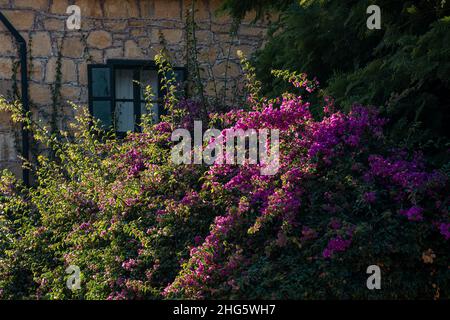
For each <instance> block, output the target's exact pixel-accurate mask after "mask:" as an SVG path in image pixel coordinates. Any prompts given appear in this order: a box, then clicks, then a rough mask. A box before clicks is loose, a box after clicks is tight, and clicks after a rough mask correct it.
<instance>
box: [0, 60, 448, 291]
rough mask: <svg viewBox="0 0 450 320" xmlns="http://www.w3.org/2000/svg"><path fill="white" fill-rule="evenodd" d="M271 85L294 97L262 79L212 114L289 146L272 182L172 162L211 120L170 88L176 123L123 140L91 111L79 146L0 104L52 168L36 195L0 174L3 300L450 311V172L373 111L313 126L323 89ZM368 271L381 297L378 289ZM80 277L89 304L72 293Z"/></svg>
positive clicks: (306, 83) (39, 177) (334, 116)
mask: <svg viewBox="0 0 450 320" xmlns="http://www.w3.org/2000/svg"><path fill="white" fill-rule="evenodd" d="M157 61H158V65H159V66H160V69H161V70H163V72H162V74H163V76H165V75H166V74H169V75H170V73H171V72H170V64H169V63H168V62H167V61H166V60H165V59H164V57H163V56H159V57H158V58H157ZM246 69H247V70H249V71H250V72H251V70H252V69H251V68H250V67H249V66H247V68H246ZM274 74H275V75H276V76H278V77H281V78H283V79H286V80H288V81H290V82H291V85H292V86H294V87H295V90H296V94H292V93H285V94H283V95H282V96H281V97H278V98H276V99H267V98H264V97H260V96H258V92H259V90H258V88H257V86H258V85H259V84H260V83H259V82H258V81H256V80H255V77H254V76H253V75H249V76H248V77H247V78H248V79H249V81H250V83H249V92H251V93H252V94H253V96H252V97H251V99H249V102H248V106H246V108H243V109H242V110H235V111H231V112H229V113H225V114H211V115H210V117H211V123H215V124H220V126H221V127H222V128H224V131H223V134H225V135H226V133H227V132H228V130H230V129H239V128H240V129H247V128H253V129H260V128H270V129H278V130H279V131H280V167H279V170H278V172H277V173H276V174H274V175H267V176H266V175H262V174H261V172H260V166H259V165H254V164H249V163H246V164H244V165H242V166H234V165H222V164H219V163H216V164H214V165H212V166H210V167H207V166H204V165H175V164H173V163H172V162H171V161H170V149H171V147H172V146H173V142H172V141H171V139H170V138H171V133H172V132H173V130H174V129H175V128H176V127H178V126H180V125H183V124H187V125H189V121H190V120H189V119H191V118H189V117H192V114H195V113H196V112H197V111H198V110H197V111H196V106H197V104H196V103H193V102H191V101H189V100H183V99H181V98H180V99H178V98H177V96H176V95H175V93H174V90H176V86H175V85H173V82H172V81H171V79H170V76H169V79H163V81H164V83H165V85H166V87H167V89H168V91H169V92H168V93H167V96H166V99H165V102H166V104H167V109H168V113H167V116H165V117H164V118H163V121H162V122H160V123H158V124H153V123H151V120H150V119H151V116H149V117H146V118H144V120H143V123H142V132H141V133H129V134H128V135H127V136H126V137H125V138H124V139H123V140H119V139H117V138H116V137H115V135H114V133H112V132H110V133H105V132H103V131H102V130H101V129H100V126H99V123H98V121H96V120H95V119H92V117H91V116H90V115H89V114H88V112H87V111H86V110H85V109H83V108H81V109H78V110H79V116H78V117H77V118H76V119H75V122H74V123H73V133H72V134H73V136H71V135H70V134H69V133H64V132H63V133H61V134H60V135H58V136H60V137H65V139H57V138H56V134H55V133H51V132H50V131H49V130H48V129H46V128H45V127H41V125H40V124H39V123H36V122H34V121H33V120H32V118H31V117H29V116H26V117H23V116H22V110H21V106H20V105H19V104H10V103H8V102H7V101H5V100H4V99H1V100H0V109H1V110H7V111H10V112H12V114H13V119H15V120H16V121H20V122H23V123H24V124H25V126H26V127H27V128H28V129H30V130H31V131H32V132H33V133H34V137H35V139H38V140H39V141H42V142H43V143H45V144H46V145H47V146H48V147H49V148H51V149H52V150H53V151H54V157H52V158H48V157H46V156H44V155H41V156H40V157H39V159H38V160H39V163H38V165H37V166H36V167H34V172H35V176H36V185H35V186H33V187H31V188H25V187H23V186H22V185H21V184H20V182H17V181H15V179H14V178H13V177H12V175H11V174H10V173H7V172H6V171H5V172H2V174H1V180H0V230H1V235H0V297H1V298H3V299H12V298H16V299H17V298H19V299H22V298H27V299H161V298H225V299H230V298H307V299H308V298H448V297H449V288H450V286H449V279H450V277H448V272H449V270H448V261H449V260H448V259H449V253H448V241H449V238H450V230H449V228H450V223H449V205H450V202H449V201H450V199H449V183H448V172H447V171H444V170H442V171H440V170H436V169H433V168H430V167H428V166H427V163H426V162H425V161H424V159H422V157H421V155H420V152H418V151H417V150H415V152H411V151H410V150H408V149H407V148H403V147H399V146H398V145H397V144H395V143H394V142H392V141H390V139H389V138H387V137H386V136H384V135H383V125H384V124H385V120H384V119H383V118H382V117H380V115H379V113H378V112H377V111H376V110H374V109H372V108H365V107H362V106H360V105H358V106H354V107H353V108H352V111H350V112H348V113H343V112H340V111H337V112H336V111H335V110H334V108H335V107H334V103H333V101H332V100H331V99H327V100H326V101H325V105H324V106H323V111H322V113H323V117H321V118H317V117H314V116H313V114H312V112H311V109H313V106H312V102H310V101H309V95H310V94H313V93H314V90H315V89H316V87H317V81H315V80H309V79H308V78H307V77H306V75H304V74H298V73H293V74H289V73H287V72H284V71H274ZM252 81H254V82H252ZM253 86H256V87H253ZM252 87H253V88H252ZM146 92H151V90H150V89H148V90H146ZM311 101H315V99H311ZM314 107H315V109H318V106H317V105H316V106H314ZM180 109H182V110H180ZM188 110H189V111H190V114H186V112H187V111H188ZM371 264H377V265H379V266H380V267H381V269H382V270H383V275H382V277H383V278H382V279H383V282H382V285H383V290H379V291H376V292H372V291H369V290H367V288H366V287H365V279H366V277H367V275H366V273H365V270H366V268H367V266H368V265H371ZM70 265H76V266H78V267H79V268H80V270H81V281H82V285H81V288H80V289H79V290H74V291H71V290H69V289H68V288H67V286H66V281H67V279H68V276H69V275H67V274H66V273H65V270H66V268H67V267H68V266H70Z"/></svg>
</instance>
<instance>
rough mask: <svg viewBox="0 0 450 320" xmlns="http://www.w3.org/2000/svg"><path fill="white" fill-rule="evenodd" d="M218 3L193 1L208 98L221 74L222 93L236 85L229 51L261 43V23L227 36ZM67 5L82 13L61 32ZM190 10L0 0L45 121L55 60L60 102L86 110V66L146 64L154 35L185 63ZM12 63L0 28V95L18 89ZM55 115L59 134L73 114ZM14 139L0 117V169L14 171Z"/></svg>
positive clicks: (126, 1)
mask: <svg viewBox="0 0 450 320" xmlns="http://www.w3.org/2000/svg"><path fill="white" fill-rule="evenodd" d="M220 2H221V1H220V0H197V1H196V2H195V7H196V9H197V10H196V13H195V19H196V23H197V25H198V29H197V32H196V36H197V45H198V49H199V56H198V59H199V62H200V67H201V75H202V79H203V80H204V83H205V86H206V90H207V92H210V93H211V94H213V93H215V92H217V91H220V89H221V87H223V86H224V78H225V74H227V77H228V79H229V80H227V87H228V88H231V87H234V88H239V86H241V84H240V79H241V78H242V77H240V76H239V70H240V66H239V64H238V59H237V57H236V50H237V49H240V50H242V51H243V52H244V53H246V54H250V53H251V52H252V51H254V50H255V49H257V48H259V47H260V46H261V45H262V43H263V36H264V34H265V24H264V22H261V23H258V24H253V23H251V21H250V20H251V17H249V19H246V20H245V21H243V23H242V24H241V26H240V27H239V30H238V33H237V36H236V37H231V36H230V32H229V31H230V28H231V21H230V19H229V18H228V17H225V16H220V15H217V14H216V11H217V8H218V7H219V6H220ZM71 4H76V5H78V6H79V7H80V8H81V14H82V20H81V21H82V23H81V30H78V31H77V30H67V28H66V20H67V18H68V16H69V15H68V14H66V9H67V7H68V6H69V5H71ZM191 5H192V0H75V1H69V0H0V10H1V11H2V12H3V13H4V14H5V15H6V16H7V17H8V19H9V20H10V21H11V23H12V24H13V25H14V26H15V27H16V29H18V30H19V32H20V33H21V34H22V36H23V37H24V38H25V39H26V41H27V43H28V46H29V50H30V54H29V55H30V58H29V69H30V71H29V84H30V98H31V110H32V112H33V115H34V116H35V117H36V118H40V119H44V120H47V121H49V119H50V118H51V114H52V112H54V111H53V109H52V101H53V98H52V96H53V95H52V88H53V87H54V86H55V79H56V77H57V72H56V70H57V64H58V61H60V63H61V81H60V84H61V86H60V94H61V98H62V101H67V100H71V101H73V102H75V103H77V104H87V100H88V92H87V64H89V63H104V62H105V61H106V60H107V59H111V58H116V59H128V58H129V59H153V57H154V55H155V54H156V53H157V52H158V51H159V50H160V49H161V43H160V39H161V35H162V37H163V38H164V40H165V43H166V44H165V46H166V48H167V49H168V50H169V52H170V54H171V59H172V61H173V62H174V64H176V65H180V66H184V65H186V12H187V10H189V9H190V8H191ZM230 54H231V55H230ZM59 55H61V57H60V60H58V56H59ZM17 61H18V53H17V48H16V45H15V43H14V41H13V39H12V37H11V36H10V34H9V33H8V32H7V31H6V30H5V28H4V27H3V26H0V95H8V94H11V93H12V91H13V87H14V82H15V81H17V83H18V86H19V89H20V82H19V81H20V73H19V70H17V72H14V71H13V70H14V69H17V68H15V64H16V63H17ZM227 61H228V63H227ZM212 79H215V81H216V83H215V85H214V83H213V82H212V81H211V80H212ZM228 94H233V93H231V92H230V91H229V92H228ZM57 116H58V117H57V124H58V127H59V128H60V129H65V128H66V124H67V123H68V120H69V119H70V118H72V117H73V116H74V114H73V109H72V107H70V106H69V105H68V104H67V103H61V104H60V105H59V106H58V110H57ZM17 138H18V134H17V130H16V129H15V128H13V126H12V125H11V123H10V121H9V115H7V114H4V113H0V169H2V168H5V167H7V168H10V169H12V170H13V171H15V172H16V173H19V172H20V168H19V166H18V161H17V154H18V152H17V147H16V145H17V143H16V142H17Z"/></svg>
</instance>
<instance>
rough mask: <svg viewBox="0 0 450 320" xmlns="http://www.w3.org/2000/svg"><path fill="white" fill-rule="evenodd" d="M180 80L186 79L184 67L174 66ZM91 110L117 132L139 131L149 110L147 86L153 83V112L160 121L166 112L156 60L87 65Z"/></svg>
mask: <svg viewBox="0 0 450 320" xmlns="http://www.w3.org/2000/svg"><path fill="white" fill-rule="evenodd" d="M174 72H175V77H176V80H177V82H179V83H182V82H183V81H184V80H185V69H184V68H174ZM88 79H89V81H88V82H89V110H90V112H91V114H92V115H93V116H94V117H95V118H97V119H99V120H100V121H101V123H102V125H103V126H104V127H105V128H111V127H114V128H115V130H116V132H118V133H125V132H128V131H139V129H140V128H139V123H140V119H141V116H142V115H143V114H145V113H146V112H147V108H146V102H145V99H144V89H145V87H146V86H147V85H150V86H151V87H152V90H153V95H154V101H151V104H152V113H153V116H154V121H155V122H158V121H159V119H160V116H161V115H162V114H164V111H165V110H163V108H162V106H161V103H160V99H161V97H162V96H163V95H164V93H163V92H162V90H161V85H160V76H159V75H158V71H157V69H156V65H155V63H154V62H152V61H150V62H147V61H140V60H108V61H107V63H106V64H92V65H89V66H88Z"/></svg>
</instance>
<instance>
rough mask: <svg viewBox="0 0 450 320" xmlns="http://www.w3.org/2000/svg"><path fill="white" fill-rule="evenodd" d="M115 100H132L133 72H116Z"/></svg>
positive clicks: (119, 70)
mask: <svg viewBox="0 0 450 320" xmlns="http://www.w3.org/2000/svg"><path fill="white" fill-rule="evenodd" d="M116 99H133V70H121V69H118V70H116Z"/></svg>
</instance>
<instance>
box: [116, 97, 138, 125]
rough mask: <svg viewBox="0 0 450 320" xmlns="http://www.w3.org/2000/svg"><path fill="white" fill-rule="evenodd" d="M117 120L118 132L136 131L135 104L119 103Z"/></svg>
mask: <svg viewBox="0 0 450 320" xmlns="http://www.w3.org/2000/svg"><path fill="white" fill-rule="evenodd" d="M115 119H116V130H117V131H119V132H127V131H134V124H135V116H134V105H133V102H117V103H116V110H115Z"/></svg>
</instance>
